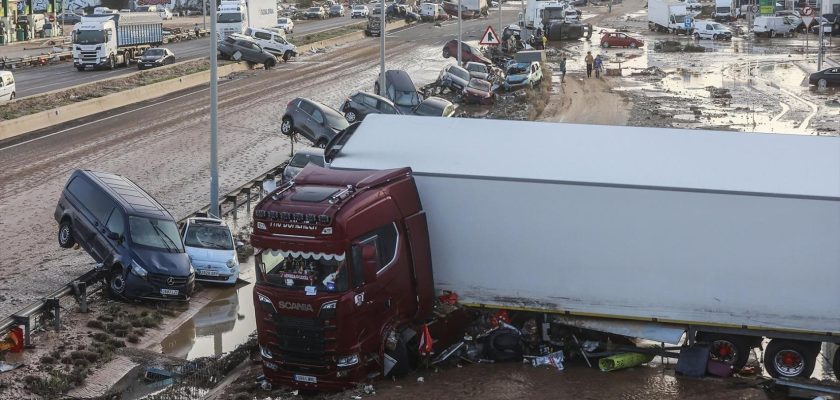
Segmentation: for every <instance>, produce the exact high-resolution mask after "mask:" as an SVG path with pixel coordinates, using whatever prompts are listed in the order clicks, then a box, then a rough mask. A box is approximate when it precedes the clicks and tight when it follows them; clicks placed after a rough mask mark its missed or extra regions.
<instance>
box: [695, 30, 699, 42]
mask: <svg viewBox="0 0 840 400" xmlns="http://www.w3.org/2000/svg"><path fill="white" fill-rule="evenodd" d="M694 40H700V34H699V33H697V32H694Z"/></svg>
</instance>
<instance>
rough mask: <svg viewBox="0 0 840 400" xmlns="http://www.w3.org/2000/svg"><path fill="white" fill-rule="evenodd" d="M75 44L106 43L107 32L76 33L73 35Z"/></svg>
mask: <svg viewBox="0 0 840 400" xmlns="http://www.w3.org/2000/svg"><path fill="white" fill-rule="evenodd" d="M73 43H75V44H97V43H105V31H76V34H75V35H73Z"/></svg>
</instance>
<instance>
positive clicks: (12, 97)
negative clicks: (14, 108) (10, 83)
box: [9, 92, 15, 101]
mask: <svg viewBox="0 0 840 400" xmlns="http://www.w3.org/2000/svg"><path fill="white" fill-rule="evenodd" d="M14 99H15V92H12V94H10V95H9V101H12V100H14Z"/></svg>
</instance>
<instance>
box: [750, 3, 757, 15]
mask: <svg viewBox="0 0 840 400" xmlns="http://www.w3.org/2000/svg"><path fill="white" fill-rule="evenodd" d="M751 9H752V12H753V14H755V13H758V5H757V4H753V6H752V7H751Z"/></svg>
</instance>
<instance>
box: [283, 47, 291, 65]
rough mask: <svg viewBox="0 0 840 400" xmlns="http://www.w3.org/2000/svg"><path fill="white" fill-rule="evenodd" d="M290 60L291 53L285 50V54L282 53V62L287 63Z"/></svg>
mask: <svg viewBox="0 0 840 400" xmlns="http://www.w3.org/2000/svg"><path fill="white" fill-rule="evenodd" d="M290 58H292V51H291V50H286V52H285V53H283V62H289V59H290Z"/></svg>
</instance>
